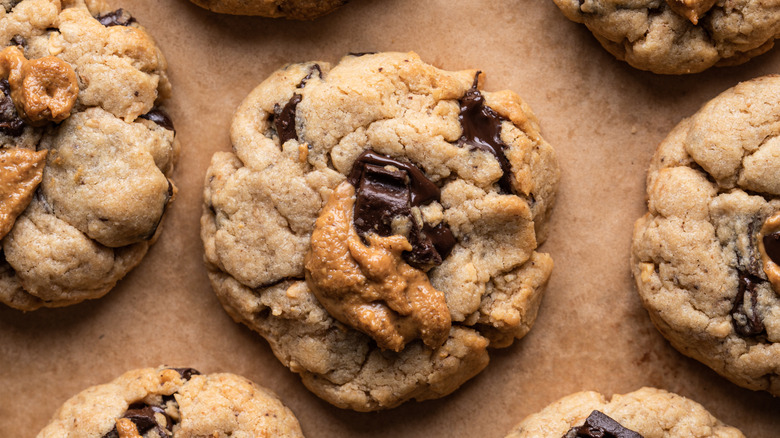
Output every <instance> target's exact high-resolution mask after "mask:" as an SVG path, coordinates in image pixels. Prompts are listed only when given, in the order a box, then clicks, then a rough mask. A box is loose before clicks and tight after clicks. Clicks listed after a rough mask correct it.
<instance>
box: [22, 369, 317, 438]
mask: <svg viewBox="0 0 780 438" xmlns="http://www.w3.org/2000/svg"><path fill="white" fill-rule="evenodd" d="M74 436H79V437H85V438H173V437H177V436H179V437H192V436H199V437H206V436H208V437H228V436H232V437H291V438H299V437H303V433H302V432H301V428H300V425H299V424H298V420H297V419H296V418H295V415H293V413H292V411H290V409H289V408H287V407H286V406H284V405H283V404H282V402H281V401H280V400H279V399H278V398H277V397H276V395H275V394H273V393H272V392H270V391H268V390H267V389H264V388H262V387H260V386H258V385H256V384H255V383H253V382H251V381H249V380H247V379H245V378H243V377H241V376H237V375H235V374H229V373H215V374H201V373H199V372H198V371H197V370H194V369H192V368H167V367H159V368H144V369H138V370H133V371H128V372H126V373H125V374H123V375H121V376H119V377H118V378H116V379H115V380H113V381H112V382H110V383H107V384H103V385H97V386H93V387H91V388H87V389H85V390H84V391H82V392H80V393H79V394H77V395H76V396H74V397H73V398H71V399H70V400H68V401H66V402H65V404H63V405H62V407H60V409H59V410H58V411H57V413H56V414H54V418H53V419H52V420H51V422H50V423H49V425H47V426H46V427H45V428H44V429H43V430H41V431H40V432H39V433H38V435H37V437H38V438H59V437H62V438H65V437H74Z"/></svg>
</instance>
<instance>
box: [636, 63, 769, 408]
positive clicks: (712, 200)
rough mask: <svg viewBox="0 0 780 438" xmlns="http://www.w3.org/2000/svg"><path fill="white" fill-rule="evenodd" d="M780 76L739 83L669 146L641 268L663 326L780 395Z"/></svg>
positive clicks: (652, 201) (694, 351)
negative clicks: (779, 137) (779, 265)
mask: <svg viewBox="0 0 780 438" xmlns="http://www.w3.org/2000/svg"><path fill="white" fill-rule="evenodd" d="M779 99H780V76H766V77H762V78H758V79H754V80H752V81H749V82H744V83H741V84H739V85H737V86H736V87H734V88H731V89H729V90H727V91H725V92H724V93H722V94H721V95H720V96H718V97H716V98H715V99H713V100H712V101H710V102H709V103H707V104H706V105H705V106H704V107H702V108H701V109H700V110H699V111H698V112H697V113H696V114H694V115H693V116H692V117H691V118H689V119H686V120H683V121H682V122H680V124H679V125H677V127H675V128H674V130H672V132H671V133H670V134H669V136H668V137H667V138H666V139H665V140H664V141H663V142H662V143H661V145H660V146H659V147H658V150H657V151H656V153H655V155H654V157H653V160H652V162H651V164H650V170H649V172H648V176H647V195H648V202H647V205H648V210H649V211H648V213H647V214H645V216H644V217H642V218H640V219H639V220H638V221H637V222H636V224H635V226H634V238H633V246H632V259H631V265H632V269H633V274H634V279H635V281H636V285H637V288H638V289H639V294H640V296H641V298H642V302H643V304H644V305H645V307H646V308H647V310H648V312H649V313H650V317H651V319H652V320H653V322H654V323H655V325H656V327H658V329H659V330H660V331H661V333H662V334H663V335H664V336H665V337H666V338H667V339H669V341H670V342H671V343H672V345H673V346H674V347H675V348H677V349H678V350H680V352H682V353H683V354H685V355H687V356H691V357H693V358H695V359H697V360H699V361H701V362H703V363H705V364H706V365H708V366H709V367H711V368H712V369H714V370H715V371H717V372H718V373H720V374H721V375H723V376H724V377H726V378H728V379H730V380H731V381H733V382H734V383H736V384H738V385H741V386H744V387H746V388H750V389H754V390H758V389H763V390H767V391H769V392H771V393H772V394H775V395H780V376H779V375H780V295H778V293H780V268H779V267H778V264H780V247H779V246H778V243H779V242H778V241H779V240H780V199H779V198H778V196H780V141H778V136H777V133H778V132H780V100H779Z"/></svg>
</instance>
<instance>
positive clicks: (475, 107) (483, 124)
mask: <svg viewBox="0 0 780 438" xmlns="http://www.w3.org/2000/svg"><path fill="white" fill-rule="evenodd" d="M479 74H480V72H477V75H476V76H475V77H474V84H473V85H472V86H471V89H469V90H468V91H466V94H465V95H464V96H463V99H461V100H460V114H459V115H458V120H460V125H461V126H462V127H463V135H462V136H461V137H460V139H459V140H458V143H459V144H460V145H467V146H469V147H471V149H472V150H474V149H479V150H482V151H485V152H489V153H491V154H493V156H494V157H496V160H498V164H500V165H501V171H502V172H503V174H502V175H501V179H499V180H498V186H499V187H500V188H501V192H502V193H514V192H513V191H512V182H511V179H510V178H511V170H512V169H511V167H510V165H509V160H507V158H506V155H504V149H506V148H507V145H506V144H505V143H504V142H503V141H502V140H501V124H502V123H503V121H504V120H506V119H505V118H503V117H501V116H500V115H498V113H497V112H495V111H494V110H493V109H492V108H490V107H489V106H487V105H485V99H484V98H483V97H482V93H480V92H479V90H477V83H478V81H479Z"/></svg>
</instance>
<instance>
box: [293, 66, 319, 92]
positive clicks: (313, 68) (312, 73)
mask: <svg viewBox="0 0 780 438" xmlns="http://www.w3.org/2000/svg"><path fill="white" fill-rule="evenodd" d="M314 72H317V76H319V78H320V79H322V69H321V68H320V65H319V64H314V65H313V66H312V68H311V70H310V71H309V74H307V75H306V76H305V77H304V78H303V79H301V82H299V83H298V86H297V87H296V88H303V87H305V86H306V82H307V81H308V80H309V79H311V78H313V77H314Z"/></svg>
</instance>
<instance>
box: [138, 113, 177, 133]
mask: <svg viewBox="0 0 780 438" xmlns="http://www.w3.org/2000/svg"><path fill="white" fill-rule="evenodd" d="M138 117H140V118H142V119H146V120H151V121H152V122H154V123H156V124H158V125H160V126H161V127H163V128H165V129H167V130H169V131H174V132H176V129H174V127H173V122H172V121H171V118H170V117H168V114H167V113H166V112H165V111H163V110H162V109H160V108H152V110H151V111H149V112H148V113H146V114H142V115H140V116H138Z"/></svg>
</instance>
